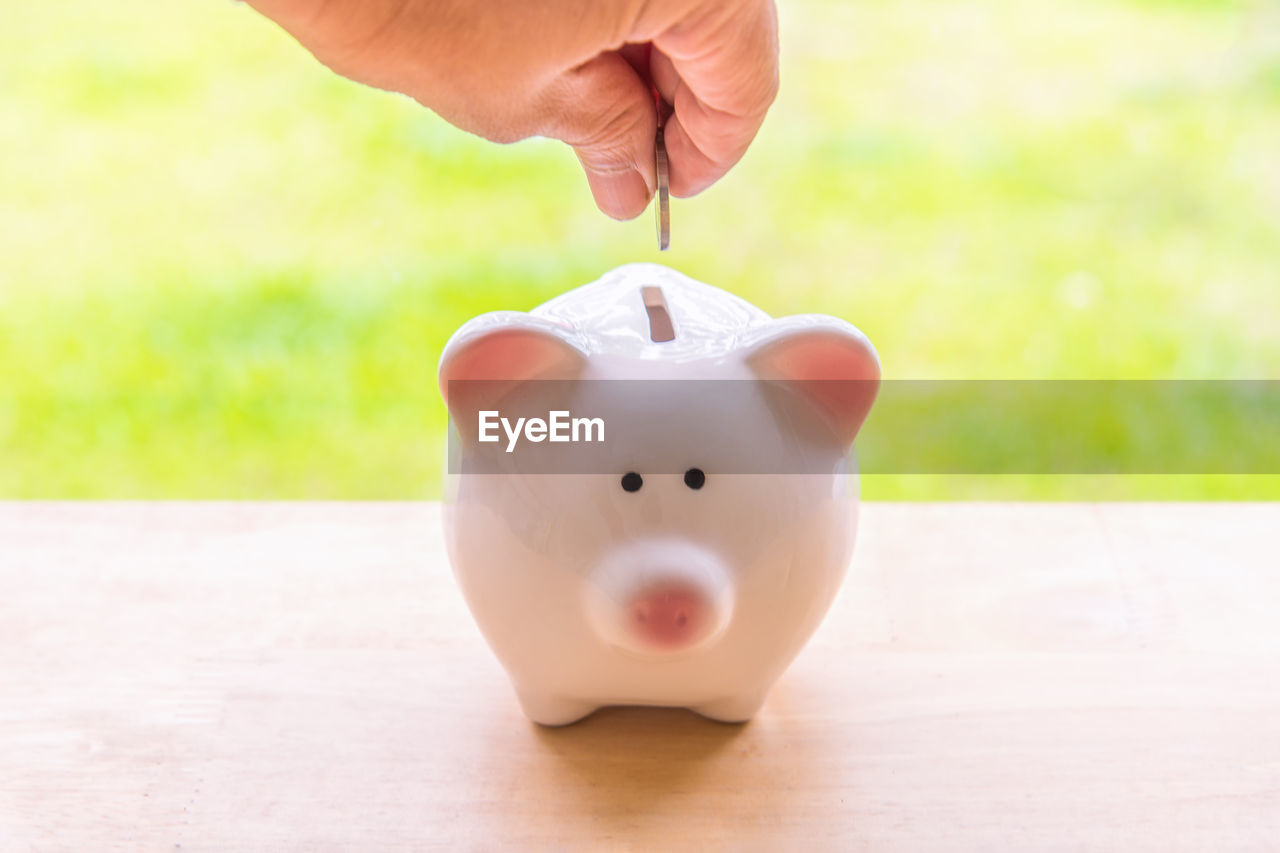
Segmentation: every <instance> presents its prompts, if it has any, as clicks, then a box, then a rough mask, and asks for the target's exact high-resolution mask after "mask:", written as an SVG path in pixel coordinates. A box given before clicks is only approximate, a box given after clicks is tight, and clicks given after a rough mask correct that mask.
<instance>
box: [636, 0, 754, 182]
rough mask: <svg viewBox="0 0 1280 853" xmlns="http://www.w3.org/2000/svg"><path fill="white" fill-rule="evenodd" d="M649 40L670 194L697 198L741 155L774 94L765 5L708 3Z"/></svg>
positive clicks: (744, 1) (651, 68) (747, 2)
mask: <svg viewBox="0 0 1280 853" xmlns="http://www.w3.org/2000/svg"><path fill="white" fill-rule="evenodd" d="M707 5H708V8H707V9H706V10H704V11H702V12H701V13H699V14H696V15H694V16H692V17H690V18H687V19H685V20H682V21H680V22H678V23H676V24H675V25H674V26H672V27H670V28H669V29H667V30H665V31H663V32H661V33H659V34H658V35H656V36H655V37H654V39H653V45H654V48H655V50H654V52H653V55H652V57H651V60H650V72H651V74H652V76H653V81H654V84H655V85H656V86H657V88H658V91H659V92H660V93H661V94H662V96H663V97H664V98H665V99H666V100H667V102H668V103H670V104H671V105H672V106H673V107H674V112H673V113H672V115H671V116H670V117H669V118H668V119H667V121H666V130H665V134H666V145H667V155H668V157H669V158H670V163H671V192H672V194H674V195H677V196H682V197H683V196H691V195H697V194H698V193H700V192H702V191H703V190H704V189H706V188H707V187H709V186H711V185H712V184H713V183H715V182H716V181H717V180H719V179H720V178H721V177H723V176H724V174H725V173H726V172H728V171H729V169H730V168H732V167H733V165H734V164H735V163H737V162H738V160H740V159H741V158H742V155H743V154H745V153H746V150H747V147H748V146H749V145H750V144H751V141H752V140H753V139H754V138H755V135H756V132H757V131H758V130H759V129H760V125H761V124H762V123H763V122H764V117H765V114H766V113H767V112H768V110H769V106H770V105H771V104H772V103H773V100H774V98H775V97H776V96H777V93H778V23H777V14H776V12H775V9H774V5H773V2H772V0H743V2H739V3H724V2H719V3H716V2H712V3H709V4H707Z"/></svg>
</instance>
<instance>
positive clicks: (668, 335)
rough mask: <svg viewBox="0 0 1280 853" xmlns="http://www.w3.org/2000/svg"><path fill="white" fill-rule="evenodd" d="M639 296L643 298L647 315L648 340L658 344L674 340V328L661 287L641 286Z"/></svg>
mask: <svg viewBox="0 0 1280 853" xmlns="http://www.w3.org/2000/svg"><path fill="white" fill-rule="evenodd" d="M640 297H641V298H642V299H644V310H645V313H646V314H648V315H649V340H651V341H653V342H654V343H658V344H660V343H665V342H666V341H674V340H675V339H676V329H675V326H674V325H673V324H672V323H671V314H670V312H668V311H667V298H666V297H665V296H664V295H663V294H662V288H661V287H658V286H656V285H647V286H645V287H642V288H640Z"/></svg>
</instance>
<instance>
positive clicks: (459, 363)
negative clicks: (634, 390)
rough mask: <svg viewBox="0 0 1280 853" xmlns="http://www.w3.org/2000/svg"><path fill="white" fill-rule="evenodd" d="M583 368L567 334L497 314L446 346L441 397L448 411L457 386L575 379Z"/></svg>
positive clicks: (538, 321)
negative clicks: (469, 382) (479, 382)
mask: <svg viewBox="0 0 1280 853" xmlns="http://www.w3.org/2000/svg"><path fill="white" fill-rule="evenodd" d="M585 364H586V352H585V351H584V350H583V349H582V348H581V347H580V346H579V345H578V344H576V343H575V342H574V341H573V337H572V334H571V333H570V332H568V331H567V330H566V329H563V328H561V327H560V326H558V325H556V324H555V323H551V322H549V321H547V320H544V319H542V318H540V317H533V316H530V315H529V314H522V313H520V312H519V311H495V312H493V313H491V314H484V315H482V316H480V317H476V318H475V319H474V320H472V321H470V322H469V323H467V324H466V325H464V326H463V327H462V328H461V329H459V330H458V331H457V332H455V333H454V335H453V337H452V338H450V339H449V342H448V343H447V344H445V347H444V353H443V354H441V356H440V370H439V374H438V376H439V382H440V393H441V394H442V395H443V396H444V399H445V405H448V404H449V383H450V382H453V381H464V380H490V381H494V380H496V381H499V382H501V381H504V380H505V381H510V382H523V381H526V380H531V379H572V378H574V377H576V376H577V375H578V374H579V373H580V372H581V371H582V368H583V366H584V365H585Z"/></svg>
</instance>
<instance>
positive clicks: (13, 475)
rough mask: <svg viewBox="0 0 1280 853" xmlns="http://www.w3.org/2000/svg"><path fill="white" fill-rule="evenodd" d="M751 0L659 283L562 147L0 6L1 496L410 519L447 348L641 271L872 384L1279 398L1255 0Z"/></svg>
mask: <svg viewBox="0 0 1280 853" xmlns="http://www.w3.org/2000/svg"><path fill="white" fill-rule="evenodd" d="M780 5H781V9H780V15H781V28H782V29H781V38H782V50H783V68H782V75H783V77H782V79H783V86H782V93H781V95H780V97H779V100H778V103H777V105H776V106H775V108H774V110H773V111H772V113H771V114H770V117H769V119H768V121H767V123H766V125H765V127H764V129H763V131H762V132H761V134H760V137H759V139H758V141H757V143H756V145H755V146H754V147H753V148H752V150H751V151H750V152H749V154H748V155H747V157H746V159H745V160H744V161H743V162H742V164H741V165H740V166H739V168H737V169H736V170H735V171H734V172H733V173H731V174H730V176H729V177H728V178H727V179H726V180H725V181H723V182H722V183H721V184H719V185H717V186H716V187H714V188H712V189H711V190H709V191H708V192H706V193H705V194H703V195H702V196H700V197H699V198H697V199H693V200H688V201H679V202H677V203H676V204H675V205H674V209H673V213H672V216H673V221H674V241H673V249H672V251H671V252H669V253H665V254H664V255H663V256H662V257H661V258H659V257H658V253H657V252H656V250H655V248H654V245H653V244H654V240H653V235H652V228H653V223H652V220H651V217H650V216H649V215H646V216H643V217H641V218H640V219H639V220H637V221H635V222H631V223H625V224H619V223H615V222H612V221H610V220H608V219H606V218H605V217H604V216H602V215H601V214H599V213H598V212H597V211H596V210H595V209H594V207H593V206H592V204H591V201H590V196H589V193H588V191H587V189H586V184H585V181H584V180H583V178H582V176H581V174H580V172H579V169H578V166H577V164H576V162H575V160H574V158H573V156H572V154H571V153H570V152H569V151H568V150H567V149H564V148H563V147H562V146H560V145H559V144H557V143H553V142H549V141H545V140H533V141H528V142H524V143H520V144H517V145H514V146H495V145H490V144H488V143H484V142H482V141H480V140H478V139H475V138H473V137H470V136H468V135H466V134H464V133H462V132H460V131H457V130H455V129H453V128H451V127H450V126H448V125H447V124H445V123H444V122H443V121H441V120H439V119H438V118H436V117H435V116H433V115H431V114H430V113H429V112H427V111H425V110H423V109H421V108H420V107H418V106H417V105H415V104H413V103H412V102H411V101H409V100H407V99H404V98H401V97H398V96H393V95H389V94H386V93H382V92H377V91H373V90H369V89H366V88H363V87H360V86H358V85H355V84H352V83H349V82H346V81H344V80H342V79H339V78H337V77H336V76H334V75H332V74H331V73H329V72H328V71H326V70H325V69H324V68H322V67H321V66H320V65H318V64H317V63H316V62H314V61H313V60H312V59H311V58H310V57H309V56H308V55H307V54H306V53H305V52H304V51H303V50H302V49H301V48H299V47H298V46H297V45H296V44H294V43H293V42H292V41H291V40H290V39H289V38H288V37H287V36H285V35H284V34H283V33H282V32H280V31H279V30H278V29H276V28H275V27H274V26H273V25H272V24H270V23H269V22H267V21H266V20H264V19H262V18H260V17H259V16H257V15H256V13H254V12H253V11H252V10H250V9H249V8H247V7H244V6H242V5H237V4H233V3H229V2H223V0H193V2H186V3H161V2H155V0H152V2H141V0H116V2H112V3H110V4H104V3H100V2H92V0H63V2H60V3H56V4H53V3H8V4H6V6H5V10H4V24H5V25H4V26H3V27H0V497H10V498H36V497H48V498H247V497H258V498H405V497H422V496H427V497H431V496H435V495H437V494H438V491H439V475H440V461H441V453H442V441H443V436H444V430H445V413H444V410H443V407H442V406H441V404H440V402H439V399H438V395H437V392H436V389H435V379H434V372H435V364H436V360H437V358H438V356H439V353H440V349H441V347H442V346H443V344H444V341H445V340H446V338H447V337H448V335H449V334H450V332H452V330H453V329H455V328H456V327H457V326H458V325H459V324H461V323H462V322H463V321H465V320H466V319H468V318H470V317H471V316H473V315H475V314H477V313H480V312H483V311H487V310H493V309H507V308H515V309H526V308H529V307H532V306H534V305H536V304H538V303H539V302H542V301H544V300H546V299H548V298H550V297H551V296H554V295H555V294H557V293H559V292H561V291H563V290H565V289H567V288H569V287H571V286H574V285H577V284H580V283H583V282H586V281H590V280H592V279H594V278H596V277H598V276H599V275H600V274H601V273H603V272H604V271H606V270H608V269H610V268H612V267H613V266H616V265H617V264H620V263H625V262H628V261H634V260H661V261H662V262H665V263H668V264H670V265H671V266H674V267H676V268H678V269H680V270H682V271H683V272H686V273H688V274H690V275H692V276H694V277H695V278H699V279H702V280H704V281H708V282H711V283H713V284H717V285H719V286H721V287H726V288H728V289H731V290H733V291H735V292H737V293H739V294H741V295H743V296H744V297H746V298H748V299H750V300H751V301H753V302H755V303H757V304H758V305H760V306H761V307H762V308H764V309H765V310H767V311H769V312H770V313H773V314H787V313H798V312H810V311H820V312H825V313H831V314H836V315H839V316H842V317H845V318H847V319H849V320H851V321H853V322H854V323H856V324H857V325H859V326H860V327H861V328H862V329H863V330H864V331H866V332H867V334H868V335H869V336H870V337H871V339H872V340H873V341H874V342H875V343H876V345H877V347H878V348H879V350H880V353H881V356H882V359H883V362H884V365H885V372H886V376H888V377H891V378H957V379H959V378H966V379H972V378H1040V377H1045V378H1057V379H1062V378H1095V379H1097V378H1124V379H1148V378H1150V379H1205V378H1215V379H1220V378H1237V377H1238V378H1274V377H1280V6H1277V5H1276V4H1274V3H1270V2H1268V3H1244V2H1239V3H1236V2H1190V0H1182V2H1175V1H1174V0H1168V2H1157V0H1128V2H1117V0H1060V2H1050V0H929V2H923V0H907V2H888V0H861V2H857V3H850V2H847V0H780ZM1046 428H1052V425H1048V426H1047V427H1046ZM1152 428H1153V429H1160V428H1162V424H1159V423H1153V424H1152ZM864 493H865V494H866V495H867V496H868V497H876V498H957V497H974V496H980V497H1032V498H1064V497H1065V498H1097V497H1103V498H1132V497H1157V498H1188V497H1198V498H1204V497H1208V498H1261V497H1272V498H1274V497H1280V478H1275V477H1222V476H1219V477H1123V478H1101V477H1091V478H1085V477H1001V478H974V477H891V476H876V477H870V478H867V481H866V483H865V484H864Z"/></svg>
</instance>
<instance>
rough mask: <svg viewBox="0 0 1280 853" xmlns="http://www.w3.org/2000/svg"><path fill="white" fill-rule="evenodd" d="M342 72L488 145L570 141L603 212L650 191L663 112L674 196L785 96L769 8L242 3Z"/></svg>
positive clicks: (750, 1)
mask: <svg viewBox="0 0 1280 853" xmlns="http://www.w3.org/2000/svg"><path fill="white" fill-rule="evenodd" d="M249 2H250V4H251V5H253V6H254V7H255V8H257V9H258V10H259V11H261V12H262V13H263V14H265V15H267V16H268V17H270V18H272V19H273V20H275V21H276V22H277V23H279V24H280V25H281V26H282V27H284V29H285V30H287V31H288V32H289V33H291V34H292V35H293V36H294V37H295V38H297V39H298V41H299V42H301V43H302V44H303V46H305V47H306V48H307V49H308V50H310V51H311V52H312V53H313V54H315V56H316V57H317V58H318V59H319V60H320V61H322V62H324V63H325V64H326V65H328V66H329V67H330V68H332V69H333V70H335V71H337V72H338V73H339V74H342V75H343V76H346V77H350V78H351V79H353V80H357V81H359V82H362V83H366V84H369V85H372V86H377V87H379V88H382V89H389V90H392V91H396V92H402V93H404V94H407V95H409V96H411V97H413V98H414V99H415V100H417V101H418V102H419V103H421V104H423V105H424V106H426V107H429V108H430V109H432V110H434V111H435V112H437V113H438V114H439V115H441V116H442V117H443V118H444V119H446V120H447V121H449V122H450V123H452V124H454V125H456V126H457V127H460V128H462V129H463V130H468V131H470V132H472V133H475V134H478V135H480V136H483V137H485V138H486V139H490V140H493V141H495V142H514V141H516V140H519V139H524V138H527V137H530V136H548V137H553V138H555V139H560V140H563V141H564V142H566V143H568V144H569V145H570V146H572V147H573V149H574V151H575V152H576V153H577V155H578V159H579V161H580V162H581V163H582V167H583V169H584V170H585V171H586V174H587V181H588V183H589V184H590V186H591V192H592V194H593V196H594V197H595V200H596V204H597V205H598V206H599V207H600V209H601V210H603V211H604V212H605V213H607V214H609V215H610V216H612V217H614V218H616V219H631V218H633V217H635V216H638V215H639V214H640V213H641V212H642V211H643V210H644V208H645V206H646V205H647V204H648V202H649V199H650V197H651V196H652V195H653V192H654V188H655V184H656V178H655V175H654V148H653V146H654V137H655V135H656V132H657V122H658V115H657V107H656V105H655V103H654V98H653V95H652V92H651V90H650V85H649V84H650V81H652V84H653V85H654V86H655V87H656V88H657V90H658V92H659V93H660V94H661V96H662V99H663V100H664V101H665V102H666V103H667V104H670V105H672V106H673V107H674V112H673V113H672V114H671V115H670V116H669V117H668V118H667V120H666V124H665V131H664V136H665V142H666V147H667V156H668V159H669V163H670V178H671V192H672V194H673V195H677V196H691V195H696V194H697V193H699V192H701V191H702V190H704V189H706V188H707V187H708V186H710V185H711V184H713V183H715V182H716V181H717V180H719V179H720V177H721V176H723V175H724V174H725V173H726V172H727V171H728V170H729V169H730V168H731V167H732V166H733V165H734V164H735V163H737V162H738V160H739V159H740V158H741V157H742V155H743V154H744V153H745V152H746V150H747V146H748V145H750V143H751V140H752V139H753V138H754V137H755V134H756V131H757V130H759V128H760V124H761V122H762V121H763V120H764V116H765V113H766V112H767V111H768V109H769V105H770V104H772V102H773V99H774V96H775V95H776V94H777V89H778V40H777V20H776V15H775V11H774V6H773V0H541V2H531V0H249Z"/></svg>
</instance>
